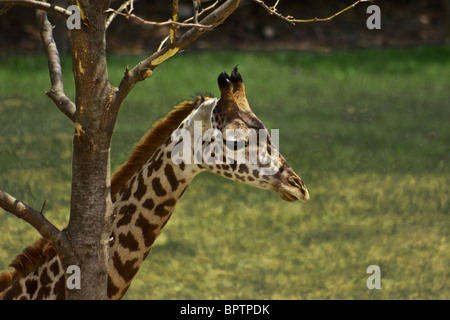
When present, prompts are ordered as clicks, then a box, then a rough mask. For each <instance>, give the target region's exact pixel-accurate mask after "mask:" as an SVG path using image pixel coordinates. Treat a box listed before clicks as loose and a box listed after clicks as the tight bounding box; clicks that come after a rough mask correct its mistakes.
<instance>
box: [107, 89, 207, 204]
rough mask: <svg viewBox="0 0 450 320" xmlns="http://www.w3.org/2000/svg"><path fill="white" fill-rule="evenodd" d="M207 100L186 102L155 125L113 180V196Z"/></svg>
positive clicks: (199, 99)
mask: <svg viewBox="0 0 450 320" xmlns="http://www.w3.org/2000/svg"><path fill="white" fill-rule="evenodd" d="M207 99H208V98H205V97H204V96H198V97H197V98H196V99H195V100H194V101H184V102H183V103H181V104H180V105H178V106H175V107H174V109H173V110H172V111H170V112H169V113H168V114H167V116H166V117H165V118H163V119H162V120H160V121H158V122H156V123H155V124H153V126H152V128H151V129H150V130H148V131H147V133H146V134H145V135H144V136H143V137H142V138H141V140H140V141H139V142H138V143H137V144H136V145H135V147H134V149H133V151H132V153H131V155H130V156H129V158H128V160H127V162H125V164H123V165H122V166H121V167H120V168H119V170H118V171H117V172H116V173H115V174H114V175H113V177H112V178H111V195H112V196H114V195H115V194H116V193H118V192H119V191H120V189H122V187H123V186H124V185H125V183H127V182H128V180H130V179H131V177H132V176H133V174H134V173H135V172H136V170H137V169H138V168H139V167H141V166H142V165H143V164H145V162H147V160H148V159H149V158H150V157H151V156H152V154H153V153H154V152H155V151H156V149H157V148H158V147H159V146H160V145H161V144H162V143H163V142H164V141H165V140H166V139H167V138H168V137H169V136H170V135H171V134H172V132H173V131H174V130H175V129H176V128H178V126H179V125H180V123H181V122H182V121H183V120H184V119H186V117H187V116H188V115H189V114H190V113H191V112H192V111H193V110H194V109H196V108H197V107H198V106H199V105H200V104H201V103H202V102H204V101H205V100H207Z"/></svg>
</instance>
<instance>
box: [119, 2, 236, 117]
mask: <svg viewBox="0 0 450 320" xmlns="http://www.w3.org/2000/svg"><path fill="white" fill-rule="evenodd" d="M242 1H243V0H227V1H225V2H224V3H222V5H220V6H219V7H218V8H216V9H215V10H214V11H212V12H211V13H209V14H208V15H207V16H206V17H205V18H204V19H203V20H202V21H200V22H199V25H200V26H201V27H199V25H196V24H193V23H180V22H178V23H176V25H179V26H190V27H191V29H189V30H188V31H186V32H185V33H184V34H182V35H181V36H180V37H178V38H177V39H176V40H175V42H174V43H172V44H168V45H166V46H165V47H162V48H160V49H159V50H158V51H156V52H154V53H153V54H152V55H150V56H149V57H148V58H146V59H145V60H142V61H141V62H139V63H138V64H137V65H136V66H134V67H133V68H132V69H131V70H128V69H127V70H128V71H127V72H126V73H125V75H124V77H123V78H122V80H121V82H120V84H119V87H118V88H117V90H116V94H115V97H114V99H113V102H112V104H111V106H112V108H114V109H115V110H118V109H119V108H120V105H121V104H122V102H123V100H124V99H125V98H126V96H127V95H128V93H129V92H130V91H131V89H132V88H133V87H134V85H135V84H136V83H137V82H139V81H142V80H144V79H146V78H148V77H150V76H151V75H152V74H153V70H154V69H155V68H156V67H157V66H158V65H160V64H161V63H163V62H164V61H166V60H167V59H169V58H171V57H173V56H174V55H176V54H177V53H179V52H180V51H182V50H183V49H184V48H185V47H187V46H188V45H189V44H191V43H192V42H194V41H195V40H196V39H197V38H198V37H200V36H201V35H202V34H203V33H205V32H206V31H208V30H210V29H214V28H215V27H216V26H217V25H219V24H220V23H222V22H223V21H224V20H225V19H226V18H227V17H228V16H230V15H231V14H232V13H233V12H234V10H236V9H237V8H238V6H239V5H240V3H241V2H242ZM173 23H174V22H173V21H168V22H166V23H165V24H173ZM153 24H155V23H153ZM205 26H206V27H207V28H205Z"/></svg>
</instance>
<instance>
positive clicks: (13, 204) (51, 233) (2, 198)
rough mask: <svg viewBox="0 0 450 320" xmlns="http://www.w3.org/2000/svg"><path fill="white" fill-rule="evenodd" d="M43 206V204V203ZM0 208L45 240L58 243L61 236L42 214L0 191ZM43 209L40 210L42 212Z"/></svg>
mask: <svg viewBox="0 0 450 320" xmlns="http://www.w3.org/2000/svg"><path fill="white" fill-rule="evenodd" d="M44 204H45V203H44ZM0 207H1V208H3V209H5V210H6V211H8V212H9V213H12V214H13V215H15V216H16V217H18V218H20V219H22V220H25V221H26V222H28V223H29V224H30V225H32V226H33V227H34V228H35V229H36V230H37V231H38V232H39V233H40V234H41V235H42V236H43V237H44V238H45V239H47V240H49V241H51V242H54V243H55V242H60V241H61V238H62V237H63V234H62V232H61V231H59V230H58V228H56V227H55V226H54V225H53V224H52V223H51V222H50V221H48V220H47V219H46V218H45V217H44V215H43V214H42V212H39V211H37V210H35V209H33V208H32V207H30V206H29V205H27V204H26V203H24V202H22V201H20V200H17V199H16V198H14V197H13V196H11V195H10V194H8V193H6V192H5V191H3V190H1V189H0ZM43 209H44V208H42V210H43Z"/></svg>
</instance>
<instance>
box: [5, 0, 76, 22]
mask: <svg viewBox="0 0 450 320" xmlns="http://www.w3.org/2000/svg"><path fill="white" fill-rule="evenodd" d="M0 5H1V6H3V5H4V6H9V7H11V6H16V5H19V6H25V7H30V8H35V9H40V10H45V11H47V12H51V13H55V14H57V15H60V16H62V17H64V18H69V17H70V16H71V15H72V12H70V11H68V10H66V9H64V8H62V7H59V6H55V5H54V4H52V3H47V2H43V1H36V0H14V1H9V0H0ZM1 12H2V13H4V12H3V9H2V11H1Z"/></svg>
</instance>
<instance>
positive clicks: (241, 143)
mask: <svg viewBox="0 0 450 320" xmlns="http://www.w3.org/2000/svg"><path fill="white" fill-rule="evenodd" d="M224 143H225V145H226V146H227V148H228V149H230V150H233V151H238V150H241V149H244V148H245V140H243V139H241V140H235V139H228V140H226V141H224Z"/></svg>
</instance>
